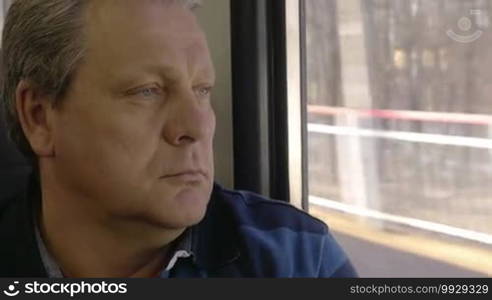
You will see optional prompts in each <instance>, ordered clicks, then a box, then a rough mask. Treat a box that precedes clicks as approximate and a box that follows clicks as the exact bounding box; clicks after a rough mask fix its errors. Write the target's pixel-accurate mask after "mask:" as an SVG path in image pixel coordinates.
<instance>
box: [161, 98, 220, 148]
mask: <svg viewBox="0 0 492 300" xmlns="http://www.w3.org/2000/svg"><path fill="white" fill-rule="evenodd" d="M205 101H206V102H205ZM168 108H169V111H168V114H167V115H168V116H169V117H168V119H167V120H166V122H165V124H164V128H163V138H164V139H165V140H166V142H168V143H169V144H171V145H174V146H183V145H188V144H193V143H195V142H197V141H200V140H202V139H207V138H209V137H211V136H212V135H213V131H214V128H215V114H214V111H213V109H212V108H211V106H210V103H209V101H208V100H199V99H197V98H196V96H195V95H194V93H193V92H186V93H181V94H180V95H179V96H178V95H177V96H175V97H174V99H170V106H169V107H168Z"/></svg>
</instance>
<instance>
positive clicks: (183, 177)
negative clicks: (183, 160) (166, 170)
mask: <svg viewBox="0 0 492 300" xmlns="http://www.w3.org/2000/svg"><path fill="white" fill-rule="evenodd" d="M206 178H207V174H206V173H205V172H203V171H201V170H189V171H183V172H178V173H173V174H167V175H164V176H161V177H160V179H169V180H175V181H179V182H183V183H198V182H200V181H204V180H205V179H206Z"/></svg>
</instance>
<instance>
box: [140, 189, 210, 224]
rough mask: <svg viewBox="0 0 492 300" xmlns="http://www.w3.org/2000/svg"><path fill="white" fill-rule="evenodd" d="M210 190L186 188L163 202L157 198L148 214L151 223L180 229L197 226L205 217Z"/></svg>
mask: <svg viewBox="0 0 492 300" xmlns="http://www.w3.org/2000/svg"><path fill="white" fill-rule="evenodd" d="M210 194H211V188H210V189H207V188H205V187H203V186H200V187H186V188H182V189H179V190H178V191H177V192H176V193H174V196H172V197H169V198H167V197H166V198H167V199H165V201H163V198H162V197H157V199H158V201H157V203H155V204H156V205H150V207H152V209H151V211H149V212H148V213H150V214H151V215H152V219H153V223H159V225H160V226H164V227H168V228H174V229H180V228H186V227H190V226H193V225H195V224H198V223H199V222H200V221H201V220H202V219H203V218H204V216H205V214H206V211H207V205H208V202H209V200H210Z"/></svg>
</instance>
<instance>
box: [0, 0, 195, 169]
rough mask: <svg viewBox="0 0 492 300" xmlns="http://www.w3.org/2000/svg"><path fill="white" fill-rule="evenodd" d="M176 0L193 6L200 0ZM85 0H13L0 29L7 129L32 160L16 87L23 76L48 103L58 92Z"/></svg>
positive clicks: (78, 52) (80, 51)
mask: <svg viewBox="0 0 492 300" xmlns="http://www.w3.org/2000/svg"><path fill="white" fill-rule="evenodd" d="M159 1H168V2H177V3H180V4H183V5H184V6H186V7H187V8H189V9H191V10H194V9H195V8H196V7H198V6H200V4H201V1H200V0H159ZM89 2H90V1H89V0H15V1H13V3H12V5H11V6H10V8H9V10H8V13H7V16H6V19H5V26H4V30H3V34H2V47H3V49H2V59H1V61H2V63H3V66H2V68H1V69H2V70H1V72H2V74H1V76H0V78H2V79H3V82H2V85H3V87H2V94H1V102H2V105H3V106H4V111H5V121H6V128H7V131H8V135H9V137H10V139H11V140H12V141H14V143H15V144H17V146H18V148H19V150H21V152H22V153H23V154H24V155H25V156H26V157H27V158H28V159H29V160H30V162H31V163H33V164H35V162H36V161H37V157H36V155H35V154H34V152H33V151H32V148H31V146H30V144H29V142H28V141H27V138H26V136H25V134H24V132H23V130H22V127H21V124H20V121H19V118H18V114H17V111H16V99H15V98H16V89H17V86H18V84H19V82H20V81H21V80H27V81H29V82H31V83H32V84H33V85H34V86H36V87H37V88H38V89H39V90H40V91H41V92H43V93H45V94H46V95H49V96H50V99H52V103H51V104H52V105H53V106H55V105H56V104H57V102H59V101H62V100H63V96H64V93H65V92H66V91H67V88H68V87H69V85H70V83H71V79H72V78H73V76H74V73H75V71H76V69H77V67H78V65H79V64H80V62H81V60H82V59H83V57H84V54H85V49H84V38H83V32H84V26H85V20H84V16H85V10H86V7H87V5H88V3H89Z"/></svg>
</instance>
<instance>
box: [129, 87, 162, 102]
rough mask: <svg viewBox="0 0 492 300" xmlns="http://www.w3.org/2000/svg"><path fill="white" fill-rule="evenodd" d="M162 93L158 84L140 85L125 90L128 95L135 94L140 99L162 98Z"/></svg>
mask: <svg viewBox="0 0 492 300" xmlns="http://www.w3.org/2000/svg"><path fill="white" fill-rule="evenodd" d="M163 94H164V91H163V89H162V88H161V87H158V86H146V87H140V88H135V89H132V90H130V91H128V92H127V95H129V96H135V97H139V98H141V99H149V100H153V99H160V98H162V95H163Z"/></svg>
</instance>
